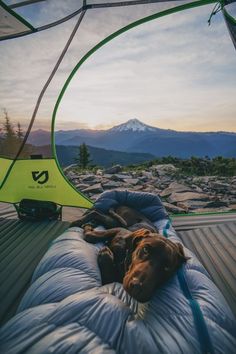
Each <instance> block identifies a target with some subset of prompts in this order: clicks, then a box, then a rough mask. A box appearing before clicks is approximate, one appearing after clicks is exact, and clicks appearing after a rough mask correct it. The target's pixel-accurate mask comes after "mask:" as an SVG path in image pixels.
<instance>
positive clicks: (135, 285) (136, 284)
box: [129, 277, 143, 291]
mask: <svg viewBox="0 0 236 354" xmlns="http://www.w3.org/2000/svg"><path fill="white" fill-rule="evenodd" d="M129 285H130V288H131V289H132V290H136V291H137V290H140V289H141V287H142V285H143V284H142V282H141V281H140V280H139V279H138V278H137V277H133V278H132V279H131V280H130V284H129Z"/></svg>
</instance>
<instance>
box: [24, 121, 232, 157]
mask: <svg viewBox="0 0 236 354" xmlns="http://www.w3.org/2000/svg"><path fill="white" fill-rule="evenodd" d="M55 140H56V145H63V146H79V145H80V144H82V143H86V144H87V145H89V146H91V147H96V148H102V149H106V150H113V151H114V150H115V151H120V152H126V153H147V154H151V155H154V156H156V157H163V156H168V155H171V156H175V157H180V158H188V157H190V156H197V157H201V156H206V155H207V156H209V157H214V156H224V157H236V133H233V132H191V131H190V132H182V131H175V130H171V129H160V128H156V127H152V126H149V125H146V124H144V123H142V122H141V121H139V120H138V119H130V120H128V121H127V122H126V123H124V124H120V125H117V126H114V127H113V128H111V129H107V130H92V129H76V130H59V131H56V132H55ZM29 142H30V143H31V144H33V145H36V146H42V145H47V144H49V142H50V132H48V131H45V130H36V131H33V132H31V134H30V140H29Z"/></svg>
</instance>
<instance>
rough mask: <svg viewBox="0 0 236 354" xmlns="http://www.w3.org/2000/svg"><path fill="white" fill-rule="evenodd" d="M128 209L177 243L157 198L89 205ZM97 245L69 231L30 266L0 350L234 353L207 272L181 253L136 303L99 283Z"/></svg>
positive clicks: (135, 196)
mask: <svg viewBox="0 0 236 354" xmlns="http://www.w3.org/2000/svg"><path fill="white" fill-rule="evenodd" d="M121 204H122V205H128V206H131V207H134V208H136V209H137V210H139V211H141V212H142V213H143V214H145V215H146V216H147V217H149V218H150V219H151V221H153V222H155V224H156V226H157V227H158V229H159V232H160V233H162V234H163V235H164V236H166V237H169V238H170V239H171V240H173V241H174V242H175V241H178V242H180V240H179V239H178V237H177V235H176V233H175V231H174V230H173V228H172V226H171V223H170V220H169V218H168V215H167V213H166V211H165V209H164V208H163V206H162V204H161V201H160V199H159V198H158V197H157V196H154V195H152V194H147V193H137V192H136V193H135V192H128V191H115V192H114V191H112V192H106V193H104V194H103V195H102V196H101V197H100V198H99V200H98V201H97V202H96V205H95V206H96V207H97V208H98V209H99V210H101V211H103V212H106V211H107V210H108V209H109V208H110V207H112V206H113V207H114V206H117V205H121ZM101 247H102V244H96V245H92V244H89V243H87V242H85V241H84V240H83V230H82V229H80V228H76V227H74V228H70V229H68V231H66V232H64V233H63V234H62V235H61V236H60V237H58V238H57V239H56V240H55V241H54V242H53V243H52V245H51V247H50V248H49V250H48V252H47V253H46V254H45V256H44V257H43V259H42V260H41V262H40V263H39V264H38V267H37V268H36V270H35V272H34V275H33V279H32V284H31V286H30V287H29V289H28V291H27V292H26V294H25V295H24V297H23V300H22V301H21V304H20V306H19V308H18V311H17V314H16V315H15V316H14V317H13V318H12V319H11V320H10V321H9V322H8V323H6V324H5V325H4V326H3V327H2V328H1V330H0V353H3V354H13V353H27V354H29V353H32V354H46V353H56V354H60V353H66V354H67V353H68V354H72V353H122V354H126V353H127V354H135V353H138V354H154V353H155V354H158V353H166V354H179V353H182V354H191V353H193V354H195V353H222V354H227V353H232V354H233V353H235V348H236V338H235V337H236V334H235V331H236V323H235V319H234V316H233V314H232V312H231V310H230V308H229V307H228V305H227V303H226V301H225V299H224V298H223V296H222V294H221V293H220V291H219V290H218V289H217V287H216V286H215V285H214V284H213V282H212V281H211V279H210V277H209V275H208V273H207V271H206V270H205V269H204V267H203V266H202V265H201V264H200V263H199V262H198V260H197V259H196V258H195V256H194V255H193V254H191V252H190V251H189V250H187V249H185V252H186V254H187V256H190V257H191V259H190V260H188V262H187V263H186V264H184V265H183V266H182V267H181V268H180V269H179V270H178V272H177V274H176V275H174V276H173V277H172V278H171V279H170V280H169V281H168V282H167V283H166V284H165V285H164V286H163V287H162V288H160V289H158V290H157V291H156V293H155V295H154V296H153V298H152V300H151V301H149V302H148V303H145V304H139V303H138V302H137V301H135V300H134V299H132V298H131V297H130V296H129V295H128V294H127V293H126V292H125V290H124V289H123V286H122V284H119V283H112V284H108V285H105V286H102V285H101V277H100V272H99V268H98V265H97V254H98V251H99V249H100V248H101Z"/></svg>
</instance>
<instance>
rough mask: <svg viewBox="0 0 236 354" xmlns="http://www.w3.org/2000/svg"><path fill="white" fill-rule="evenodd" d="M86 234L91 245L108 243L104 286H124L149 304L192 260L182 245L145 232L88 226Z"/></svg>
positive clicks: (102, 261) (102, 254) (101, 257)
mask: <svg viewBox="0 0 236 354" xmlns="http://www.w3.org/2000/svg"><path fill="white" fill-rule="evenodd" d="M84 234H85V240H86V241H88V242H91V243H96V242H100V241H106V243H107V246H105V247H103V248H102V249H101V250H100V251H99V254H98V264H99V268H100V271H101V277H102V283H103V284H107V283H111V282H114V281H118V282H120V283H123V286H124V288H125V290H126V291H127V292H128V294H130V295H131V296H132V297H133V298H135V299H136V300H137V301H139V302H146V301H149V300H150V299H151V297H152V295H153V294H154V292H155V290H156V289H157V288H158V287H160V286H161V285H162V284H164V283H165V282H166V281H167V280H168V279H169V278H170V277H171V276H172V275H173V274H174V273H175V272H176V270H177V269H178V268H179V267H180V266H181V264H182V263H184V262H186V260H187V259H188V258H187V257H186V256H185V255H184V251H183V246H182V245H181V244H180V243H174V242H172V241H170V240H168V239H166V238H165V237H163V236H161V235H159V234H158V233H153V232H151V231H150V230H148V229H144V228H143V229H139V230H137V231H134V232H132V231H129V230H126V229H123V228H114V229H110V230H104V231H98V230H93V228H92V227H91V226H89V225H87V226H85V229H84Z"/></svg>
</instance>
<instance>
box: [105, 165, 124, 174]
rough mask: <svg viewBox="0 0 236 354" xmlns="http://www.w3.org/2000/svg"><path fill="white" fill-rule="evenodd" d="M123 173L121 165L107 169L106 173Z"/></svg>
mask: <svg viewBox="0 0 236 354" xmlns="http://www.w3.org/2000/svg"><path fill="white" fill-rule="evenodd" d="M121 171H122V167H121V166H120V165H115V166H112V167H109V168H107V169H106V170H105V171H104V172H105V173H110V174H113V173H119V172H121Z"/></svg>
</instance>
